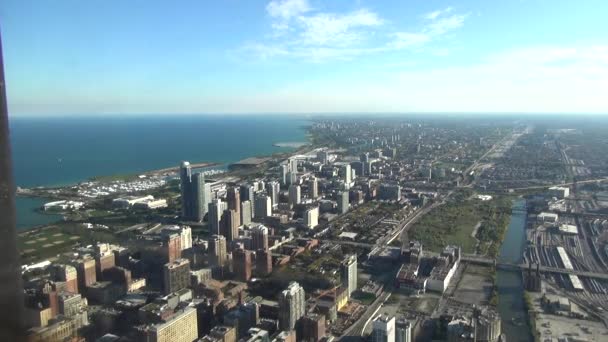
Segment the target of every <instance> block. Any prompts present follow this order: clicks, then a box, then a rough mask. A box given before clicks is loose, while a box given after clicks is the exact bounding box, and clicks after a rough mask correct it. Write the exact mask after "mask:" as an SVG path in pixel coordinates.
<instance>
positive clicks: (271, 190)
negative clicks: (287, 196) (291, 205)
mask: <svg viewBox="0 0 608 342" xmlns="http://www.w3.org/2000/svg"><path fill="white" fill-rule="evenodd" d="M280 191H281V185H280V184H279V182H275V181H272V182H269V183H268V186H266V192H267V193H268V196H270V200H271V201H272V207H273V208H276V207H277V206H278V205H279V192H280Z"/></svg>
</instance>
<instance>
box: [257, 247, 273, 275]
mask: <svg viewBox="0 0 608 342" xmlns="http://www.w3.org/2000/svg"><path fill="white" fill-rule="evenodd" d="M270 273H272V254H271V253H270V251H269V250H264V249H258V250H257V251H256V252H255V274H257V275H258V276H266V275H269V274H270Z"/></svg>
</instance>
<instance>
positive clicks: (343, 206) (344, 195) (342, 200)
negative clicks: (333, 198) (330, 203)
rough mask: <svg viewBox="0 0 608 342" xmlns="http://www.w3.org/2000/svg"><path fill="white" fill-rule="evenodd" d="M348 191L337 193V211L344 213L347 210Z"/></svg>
mask: <svg viewBox="0 0 608 342" xmlns="http://www.w3.org/2000/svg"><path fill="white" fill-rule="evenodd" d="M348 207H349V203H348V191H341V192H339V193H338V213H340V214H344V213H346V212H347V211H348Z"/></svg>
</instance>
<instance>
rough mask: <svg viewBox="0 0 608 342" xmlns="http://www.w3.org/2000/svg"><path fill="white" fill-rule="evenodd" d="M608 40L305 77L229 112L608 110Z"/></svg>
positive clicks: (232, 105)
mask: <svg viewBox="0 0 608 342" xmlns="http://www.w3.org/2000/svg"><path fill="white" fill-rule="evenodd" d="M605 89H608V45H602V46H583V47H559V46H558V47H555V46H548V47H533V48H518V49H512V50H508V51H504V52H502V53H499V54H493V55H490V56H488V57H486V58H484V60H483V61H481V62H479V63H475V64H469V65H460V66H450V67H442V68H427V69H421V68H411V67H410V66H408V65H404V68H403V69H402V70H401V71H399V70H398V66H391V67H390V73H389V72H380V73H378V74H371V75H370V74H366V75H363V74H362V75H359V76H357V78H355V79H348V80H326V81H321V82H319V81H314V82H311V83H308V84H303V83H302V82H298V83H297V84H293V85H284V84H283V85H281V86H280V87H278V88H277V89H276V90H274V91H268V92H263V93H260V94H256V95H255V96H250V97H247V98H239V99H232V98H231V99H230V101H228V100H227V101H226V104H225V105H226V106H229V107H223V109H225V111H227V112H303V113H315V112H371V113H378V112H488V113H489V112H523V113H532V112H548V113H564V112H572V113H604V114H605V113H608V101H606V100H605Z"/></svg>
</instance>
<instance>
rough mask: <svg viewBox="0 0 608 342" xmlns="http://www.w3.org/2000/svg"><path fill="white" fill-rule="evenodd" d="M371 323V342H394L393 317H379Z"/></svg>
mask: <svg viewBox="0 0 608 342" xmlns="http://www.w3.org/2000/svg"><path fill="white" fill-rule="evenodd" d="M372 323H373V325H372V328H373V330H372V334H371V340H372V342H395V317H389V316H387V315H379V316H378V317H376V318H374V320H373V322H372Z"/></svg>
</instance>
